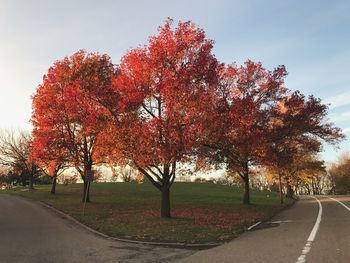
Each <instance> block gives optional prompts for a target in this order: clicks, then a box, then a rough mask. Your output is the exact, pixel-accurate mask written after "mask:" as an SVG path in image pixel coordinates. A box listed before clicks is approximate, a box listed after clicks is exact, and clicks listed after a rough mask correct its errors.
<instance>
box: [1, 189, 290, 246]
mask: <svg viewBox="0 0 350 263" xmlns="http://www.w3.org/2000/svg"><path fill="white" fill-rule="evenodd" d="M4 192H6V193H12V194H19V195H21V196H24V197H28V198H31V199H35V200H39V201H43V202H45V203H47V204H49V205H51V206H53V207H56V208H57V209H59V210H61V211H64V212H65V213H67V214H69V215H71V216H73V217H74V218H76V219H77V220H79V221H80V222H82V223H84V224H86V225H88V226H90V227H91V228H93V229H96V230H98V231H101V232H103V233H106V234H108V235H110V236H115V237H124V238H125V237H126V238H133V239H138V240H148V241H168V242H169V241H170V242H186V243H202V242H216V241H225V240H229V239H232V238H233V237H235V236H236V235H237V234H239V233H241V232H242V231H243V230H244V229H246V227H247V226H249V225H251V224H252V223H254V222H256V221H259V220H264V219H267V218H269V217H271V216H272V215H274V214H276V213H277V212H278V211H280V210H282V209H283V208H284V207H286V206H287V205H289V204H291V203H292V201H291V200H286V204H285V205H283V206H281V205H280V204H279V197H278V194H277V193H270V192H267V191H253V190H252V191H251V202H252V204H251V205H243V204H241V202H242V194H243V192H242V189H240V188H236V187H229V186H223V185H215V184H205V183H204V184H196V183H174V185H173V186H172V188H171V212H172V218H171V219H162V218H160V216H159V215H160V192H159V191H158V190H157V189H155V188H154V187H153V186H152V185H151V184H150V183H144V184H135V183H93V184H92V185H91V200H92V202H91V203H88V204H87V205H86V210H85V215H83V204H82V203H81V193H82V185H81V184H74V185H69V186H63V185H58V187H57V193H56V195H50V193H49V192H50V186H36V189H35V190H30V191H29V190H27V189H23V188H22V189H21V188H17V190H16V191H12V190H7V191H4Z"/></svg>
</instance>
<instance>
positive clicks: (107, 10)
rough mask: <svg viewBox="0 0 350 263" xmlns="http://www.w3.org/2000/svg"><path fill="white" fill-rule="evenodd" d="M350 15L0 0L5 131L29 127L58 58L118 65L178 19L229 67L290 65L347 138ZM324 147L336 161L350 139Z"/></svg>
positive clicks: (333, 10) (314, 9)
mask: <svg viewBox="0 0 350 263" xmlns="http://www.w3.org/2000/svg"><path fill="white" fill-rule="evenodd" d="M349 10H350V1H336V0H334V1H321V0H320V1H316V0H309V1H302V0H299V1H297V0H294V1H289V0H288V1H286V0H284V1H268V0H265V1H263V0H261V1H257V0H256V1H248V0H247V1H243V0H242V1H219V0H217V1H206V0H202V1H199V0H198V1H191V0H187V1H183V0H180V1H166V0H164V1H161V0H155V1H152V0H147V1H141V0H140V1H133V0H129V1H107V0H100V1H89V0H86V1H79V0H76V1H67V0H61V1H50V0H27V1H19V0H0V32H1V37H0V91H1V93H0V112H1V114H0V128H17V127H19V128H24V129H30V124H29V121H28V120H29V119H30V115H31V99H30V96H31V95H32V94H33V93H34V91H35V88H36V86H37V85H38V84H39V83H40V82H41V80H42V76H43V75H44V74H45V72H46V71H47V69H48V68H49V67H50V65H51V64H52V63H53V61H54V60H57V59H61V58H63V57H64V56H66V55H70V54H72V53H74V52H75V51H77V50H78V49H86V50H87V51H99V52H101V53H107V54H109V55H110V56H111V57H112V59H113V61H114V62H115V63H118V62H119V59H120V57H121V56H122V55H123V54H124V52H125V51H126V50H128V49H130V48H133V47H137V46H138V45H141V44H144V43H146V41H147V37H148V36H149V35H151V34H154V33H156V30H157V27H158V26H159V25H161V24H162V23H163V22H164V21H165V19H166V18H167V17H171V18H173V19H174V20H175V21H177V20H183V21H186V20H192V21H194V22H195V23H197V24H198V25H199V26H200V27H202V28H203V29H204V30H205V31H206V33H207V36H208V37H209V38H212V39H214V40H215V48H214V53H215V55H216V57H217V58H218V59H219V60H221V61H223V62H226V63H231V62H236V63H237V64H241V63H243V62H244V61H245V60H246V59H248V58H249V59H252V60H255V61H261V62H262V63H263V64H264V65H265V67H266V68H268V69H272V68H274V67H276V66H277V65H280V64H284V65H286V67H287V70H288V72H289V75H288V77H287V81H286V86H287V87H288V88H289V89H291V90H297V89H298V90H300V91H301V92H303V93H304V94H314V95H316V96H317V97H320V98H321V99H322V100H323V101H324V102H326V103H331V106H330V111H329V113H330V114H329V117H330V121H332V122H334V123H335V124H336V125H337V126H338V127H340V128H342V129H343V131H344V132H345V133H346V134H347V135H349V136H350V65H349V63H350V30H349V28H350V15H349ZM325 150H326V151H325V153H324V154H323V157H324V158H325V160H326V161H333V160H335V159H336V157H337V156H338V155H339V154H340V153H341V152H343V151H347V150H350V142H349V140H346V141H345V142H343V143H342V144H341V145H340V150H339V151H338V152H336V151H335V150H334V149H333V148H332V147H325Z"/></svg>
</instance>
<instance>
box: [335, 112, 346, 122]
mask: <svg viewBox="0 0 350 263" xmlns="http://www.w3.org/2000/svg"><path fill="white" fill-rule="evenodd" d="M330 119H331V121H333V122H341V121H348V120H350V111H347V112H343V113H340V114H338V115H335V114H333V115H331V116H330Z"/></svg>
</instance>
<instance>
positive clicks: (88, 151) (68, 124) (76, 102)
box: [32, 50, 115, 202]
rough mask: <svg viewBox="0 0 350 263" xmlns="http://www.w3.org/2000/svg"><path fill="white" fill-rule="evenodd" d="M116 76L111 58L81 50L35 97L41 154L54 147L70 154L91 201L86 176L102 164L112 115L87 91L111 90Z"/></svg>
mask: <svg viewBox="0 0 350 263" xmlns="http://www.w3.org/2000/svg"><path fill="white" fill-rule="evenodd" d="M114 74H115V68H114V66H113V64H112V63H111V60H110V58H109V57H108V56H107V55H100V54H97V53H86V52H85V51H82V50H81V51H78V52H76V53H75V54H73V55H72V56H71V57H66V58H64V59H63V60H60V61H56V62H55V63H54V64H53V66H52V67H50V68H49V70H48V72H47V74H46V75H45V76H44V79H43V83H42V84H41V85H40V86H39V87H38V88H37V90H36V93H35V95H34V96H33V114H32V124H33V126H34V136H37V135H38V136H39V137H40V140H39V141H40V142H39V143H38V144H37V147H38V149H37V151H43V152H45V151H47V147H54V148H55V150H57V151H61V152H62V153H63V152H64V153H68V154H67V156H68V158H67V160H68V162H69V163H70V165H71V166H73V167H75V168H76V169H77V171H78V172H79V173H80V175H81V177H82V179H83V181H84V192H83V200H84V199H85V196H86V199H87V201H88V202H89V201H90V195H89V192H90V191H89V189H88V182H87V180H86V176H85V175H86V172H87V171H91V169H92V166H93V165H94V164H96V162H98V161H99V160H97V159H96V158H95V151H96V147H97V145H98V136H99V134H100V132H101V130H102V129H103V128H104V125H105V123H106V122H107V120H108V114H107V112H106V109H105V108H104V107H102V106H101V105H100V104H99V103H97V102H96V99H95V97H92V96H91V94H89V92H87V90H104V89H105V88H106V89H107V87H109V86H110V83H111V79H112V77H113V75H114ZM43 140H44V141H43ZM45 140H46V141H45ZM51 150H52V149H51ZM51 150H50V151H51ZM56 161H57V160H56Z"/></svg>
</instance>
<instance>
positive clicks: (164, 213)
mask: <svg viewBox="0 0 350 263" xmlns="http://www.w3.org/2000/svg"><path fill="white" fill-rule="evenodd" d="M160 216H161V217H162V218H170V217H171V215H170V189H169V187H164V188H163V189H162V204H161V210H160Z"/></svg>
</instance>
